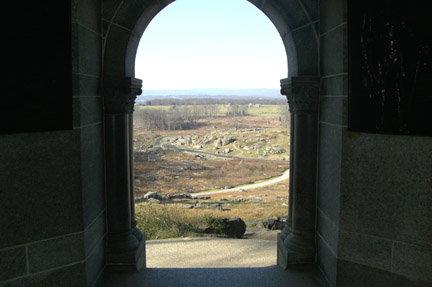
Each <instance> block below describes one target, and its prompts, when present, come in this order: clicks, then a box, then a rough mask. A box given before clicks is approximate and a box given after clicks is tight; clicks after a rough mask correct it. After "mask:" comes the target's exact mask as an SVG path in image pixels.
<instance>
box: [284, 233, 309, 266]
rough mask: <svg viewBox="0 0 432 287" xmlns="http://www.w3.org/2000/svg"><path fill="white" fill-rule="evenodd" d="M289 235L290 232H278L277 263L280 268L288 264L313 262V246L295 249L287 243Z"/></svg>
mask: <svg viewBox="0 0 432 287" xmlns="http://www.w3.org/2000/svg"><path fill="white" fill-rule="evenodd" d="M290 236H292V233H291V234H289V235H288V236H286V235H284V234H281V233H279V234H278V240H277V265H278V266H279V267H281V268H282V269H287V268H288V266H289V265H296V264H311V263H315V257H316V253H315V248H314V246H311V247H310V248H305V249H304V250H298V249H297V250H296V249H295V248H293V246H290V244H289V238H290Z"/></svg>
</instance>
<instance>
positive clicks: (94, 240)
mask: <svg viewBox="0 0 432 287" xmlns="http://www.w3.org/2000/svg"><path fill="white" fill-rule="evenodd" d="M105 232H106V230H105V212H102V213H101V214H99V216H98V217H97V218H96V219H95V220H94V221H93V222H92V223H91V224H90V225H89V226H87V228H86V230H84V249H85V256H86V257H87V256H89V254H90V253H91V252H92V251H93V249H94V248H96V247H97V245H98V244H100V241H101V240H102V239H103V238H104V236H105Z"/></svg>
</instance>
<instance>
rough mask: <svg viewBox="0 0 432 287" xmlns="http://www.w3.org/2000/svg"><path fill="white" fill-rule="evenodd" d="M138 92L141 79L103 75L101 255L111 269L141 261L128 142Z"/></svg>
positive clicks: (138, 265)
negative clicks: (103, 227) (103, 245)
mask: <svg viewBox="0 0 432 287" xmlns="http://www.w3.org/2000/svg"><path fill="white" fill-rule="evenodd" d="M140 93H141V80H138V79H133V78H121V77H116V78H114V77H109V78H108V77H106V78H104V81H103V96H104V108H105V161H106V193H107V227H108V236H107V242H106V252H105V258H106V263H107V267H108V268H109V269H111V270H131V269H141V268H142V267H144V264H145V246H144V244H145V242H144V240H142V237H141V238H139V236H138V237H137V236H136V232H134V227H135V226H134V221H135V218H134V216H135V213H134V206H133V192H134V190H133V189H134V188H133V158H132V156H133V155H132V153H133V149H132V148H133V146H132V143H131V141H132V140H133V139H132V128H133V123H132V122H131V114H132V113H133V107H134V104H135V98H136V96H137V95H138V94H140Z"/></svg>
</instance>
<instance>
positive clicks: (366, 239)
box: [338, 231, 393, 271]
mask: <svg viewBox="0 0 432 287" xmlns="http://www.w3.org/2000/svg"><path fill="white" fill-rule="evenodd" d="M392 256H393V241H390V240H386V239H382V238H378V237H371V236H367V235H364V234H359V233H353V232H344V231H340V233H339V252H338V257H339V258H340V259H346V260H349V261H352V262H355V263H359V264H363V265H367V266H370V267H374V268H378V269H383V270H388V271H390V270H391V268H392Z"/></svg>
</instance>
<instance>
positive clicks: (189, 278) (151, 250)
mask: <svg viewBox="0 0 432 287" xmlns="http://www.w3.org/2000/svg"><path fill="white" fill-rule="evenodd" d="M146 252H147V268H146V269H144V270H143V271H141V272H135V273H115V274H113V273H104V274H103V275H102V277H101V279H100V281H99V284H98V286H105V287H114V286H116V287H117V286H123V287H144V286H146V287H152V286H154V287H156V286H161V287H162V286H163V287H170V286H173V287H174V286H176V287H177V286H206V287H212V286H233V287H235V286H248V287H251V286H260V287H264V286H271V287H279V286H284V287H286V286H293V287H309V286H310V287H315V286H322V284H320V283H319V282H320V281H319V280H318V277H317V276H316V274H317V272H316V270H315V268H314V267H301V268H299V267H297V268H292V269H290V270H289V271H284V270H282V269H280V268H279V267H278V266H276V242H275V241H274V240H257V239H226V238H195V239H188V238H186V239H172V240H153V241H148V242H147V245H146Z"/></svg>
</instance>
